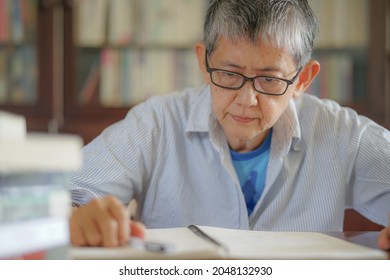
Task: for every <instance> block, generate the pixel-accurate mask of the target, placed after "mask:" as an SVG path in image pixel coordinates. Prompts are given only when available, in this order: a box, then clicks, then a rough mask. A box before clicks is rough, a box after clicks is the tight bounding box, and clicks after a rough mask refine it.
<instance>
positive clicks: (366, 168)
mask: <svg viewBox="0 0 390 280" xmlns="http://www.w3.org/2000/svg"><path fill="white" fill-rule="evenodd" d="M357 131H358V133H357V136H356V138H357V142H358V145H357V153H356V158H355V162H354V164H353V170H352V176H351V182H350V185H351V193H350V195H349V196H348V197H349V199H350V205H351V206H352V207H353V208H354V209H355V210H357V211H358V212H360V213H361V214H362V215H364V216H365V217H367V218H368V219H370V220H372V221H374V222H376V223H378V224H381V225H383V226H387V225H388V223H389V221H388V214H389V213H390V132H389V131H388V130H387V129H385V128H383V127H381V126H380V125H378V124H376V123H374V122H372V121H367V123H366V124H365V125H364V126H363V127H362V128H361V129H357Z"/></svg>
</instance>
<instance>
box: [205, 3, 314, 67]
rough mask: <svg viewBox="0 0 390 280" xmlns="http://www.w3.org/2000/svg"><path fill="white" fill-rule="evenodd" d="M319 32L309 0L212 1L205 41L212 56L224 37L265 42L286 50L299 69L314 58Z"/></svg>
mask: <svg viewBox="0 0 390 280" xmlns="http://www.w3.org/2000/svg"><path fill="white" fill-rule="evenodd" d="M317 29H318V22H317V18H316V16H315V15H314V13H313V11H312V9H311V8H310V6H309V4H308V2H307V0H210V3H209V7H208V10H207V13H206V19H205V23H204V38H203V40H204V43H205V45H206V49H207V52H208V53H209V54H211V53H212V52H213V50H214V49H215V48H216V44H217V42H218V39H219V38H220V37H225V38H228V39H230V40H235V39H242V38H245V39H250V40H252V41H253V43H256V41H257V40H262V41H265V42H268V43H270V44H272V45H273V46H274V47H277V48H280V49H285V50H286V51H287V52H289V53H290V54H291V55H292V56H293V58H294V59H295V62H296V63H297V67H299V66H303V65H305V64H306V63H307V62H308V61H309V60H310V58H311V53H312V50H313V41H314V38H315V35H316V33H317Z"/></svg>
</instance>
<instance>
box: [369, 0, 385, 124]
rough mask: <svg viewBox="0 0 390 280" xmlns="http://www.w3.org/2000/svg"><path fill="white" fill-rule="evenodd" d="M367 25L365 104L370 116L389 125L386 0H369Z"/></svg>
mask: <svg viewBox="0 0 390 280" xmlns="http://www.w3.org/2000/svg"><path fill="white" fill-rule="evenodd" d="M370 26H371V32H370V42H371V44H370V48H369V52H370V56H369V57H370V63H369V91H368V92H369V95H368V98H367V104H368V105H367V107H368V110H369V112H370V117H372V118H373V119H374V120H376V121H377V122H379V123H381V124H383V125H385V126H386V127H387V128H390V0H377V1H371V10H370Z"/></svg>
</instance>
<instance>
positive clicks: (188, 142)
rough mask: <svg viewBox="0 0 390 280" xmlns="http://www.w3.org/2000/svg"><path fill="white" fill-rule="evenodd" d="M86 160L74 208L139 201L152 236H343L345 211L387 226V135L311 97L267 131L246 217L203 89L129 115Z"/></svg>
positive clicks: (158, 100) (75, 177) (87, 151)
mask: <svg viewBox="0 0 390 280" xmlns="http://www.w3.org/2000/svg"><path fill="white" fill-rule="evenodd" d="M83 155H84V164H83V166H82V168H81V169H80V170H78V171H77V172H75V173H74V174H72V176H71V182H72V197H73V202H74V203H78V204H84V203H86V202H87V201H88V200H89V199H91V198H93V197H95V196H97V197H102V196H105V195H115V196H117V197H118V198H119V199H120V200H121V201H122V202H123V203H124V204H127V203H128V202H129V201H130V200H131V199H132V198H135V199H136V200H137V201H138V210H137V211H138V212H137V214H138V219H140V220H141V221H142V222H143V223H144V224H145V225H146V227H148V228H162V227H181V226H188V225H189V224H198V225H209V226H220V227H227V228H237V229H254V230H275V231H340V230H342V228H343V219H344V210H345V208H354V209H355V210H357V211H359V212H360V213H361V214H363V215H364V216H366V217H367V218H369V219H371V220H372V221H374V222H376V223H379V224H382V225H387V223H388V220H387V217H388V212H390V133H389V131H388V130H386V129H384V128H383V127H381V126H379V125H377V124H375V123H374V122H372V121H371V120H369V119H367V118H366V117H363V116H358V115H357V114H356V112H355V111H353V110H351V109H348V108H343V107H340V106H339V105H338V104H337V103H335V102H333V101H329V100H320V99H318V98H316V97H313V96H310V95H307V94H304V95H303V96H302V97H300V98H299V99H295V100H292V101H291V102H290V104H289V106H288V108H287V110H286V111H285V112H284V113H283V114H282V115H281V117H280V118H279V120H278V121H277V122H276V124H275V125H274V127H273V135H272V140H271V148H270V158H269V163H268V169H267V175H266V180H265V188H264V191H263V194H262V196H261V197H260V199H259V201H258V202H257V204H256V205H255V208H254V210H253V212H252V213H251V214H250V215H249V216H248V213H247V208H246V204H245V200H244V196H243V194H242V191H241V187H240V183H239V179H238V177H237V174H236V172H235V170H234V167H233V164H232V160H231V156H230V152H229V146H228V144H227V140H226V137H225V135H224V133H223V130H222V128H221V126H220V125H219V123H218V121H217V120H216V119H215V117H214V116H213V114H212V111H211V97H210V89H209V87H203V88H201V89H186V90H183V91H182V92H178V93H174V94H171V95H168V96H164V97H152V98H150V99H148V100H147V101H146V102H144V103H141V104H139V105H137V106H135V107H133V109H131V110H130V111H129V112H128V114H127V116H126V117H125V118H124V119H123V120H121V121H119V122H118V123H116V124H114V125H111V126H110V127H108V128H106V129H105V130H104V131H103V132H102V133H101V135H99V136H98V137H97V138H95V139H94V140H93V141H92V142H91V143H90V144H88V145H86V146H85V147H84V149H83Z"/></svg>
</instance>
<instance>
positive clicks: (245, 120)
mask: <svg viewBox="0 0 390 280" xmlns="http://www.w3.org/2000/svg"><path fill="white" fill-rule="evenodd" d="M232 118H233V119H234V120H235V121H236V122H239V123H249V122H251V121H253V120H254V118H250V117H246V116H234V115H232Z"/></svg>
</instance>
